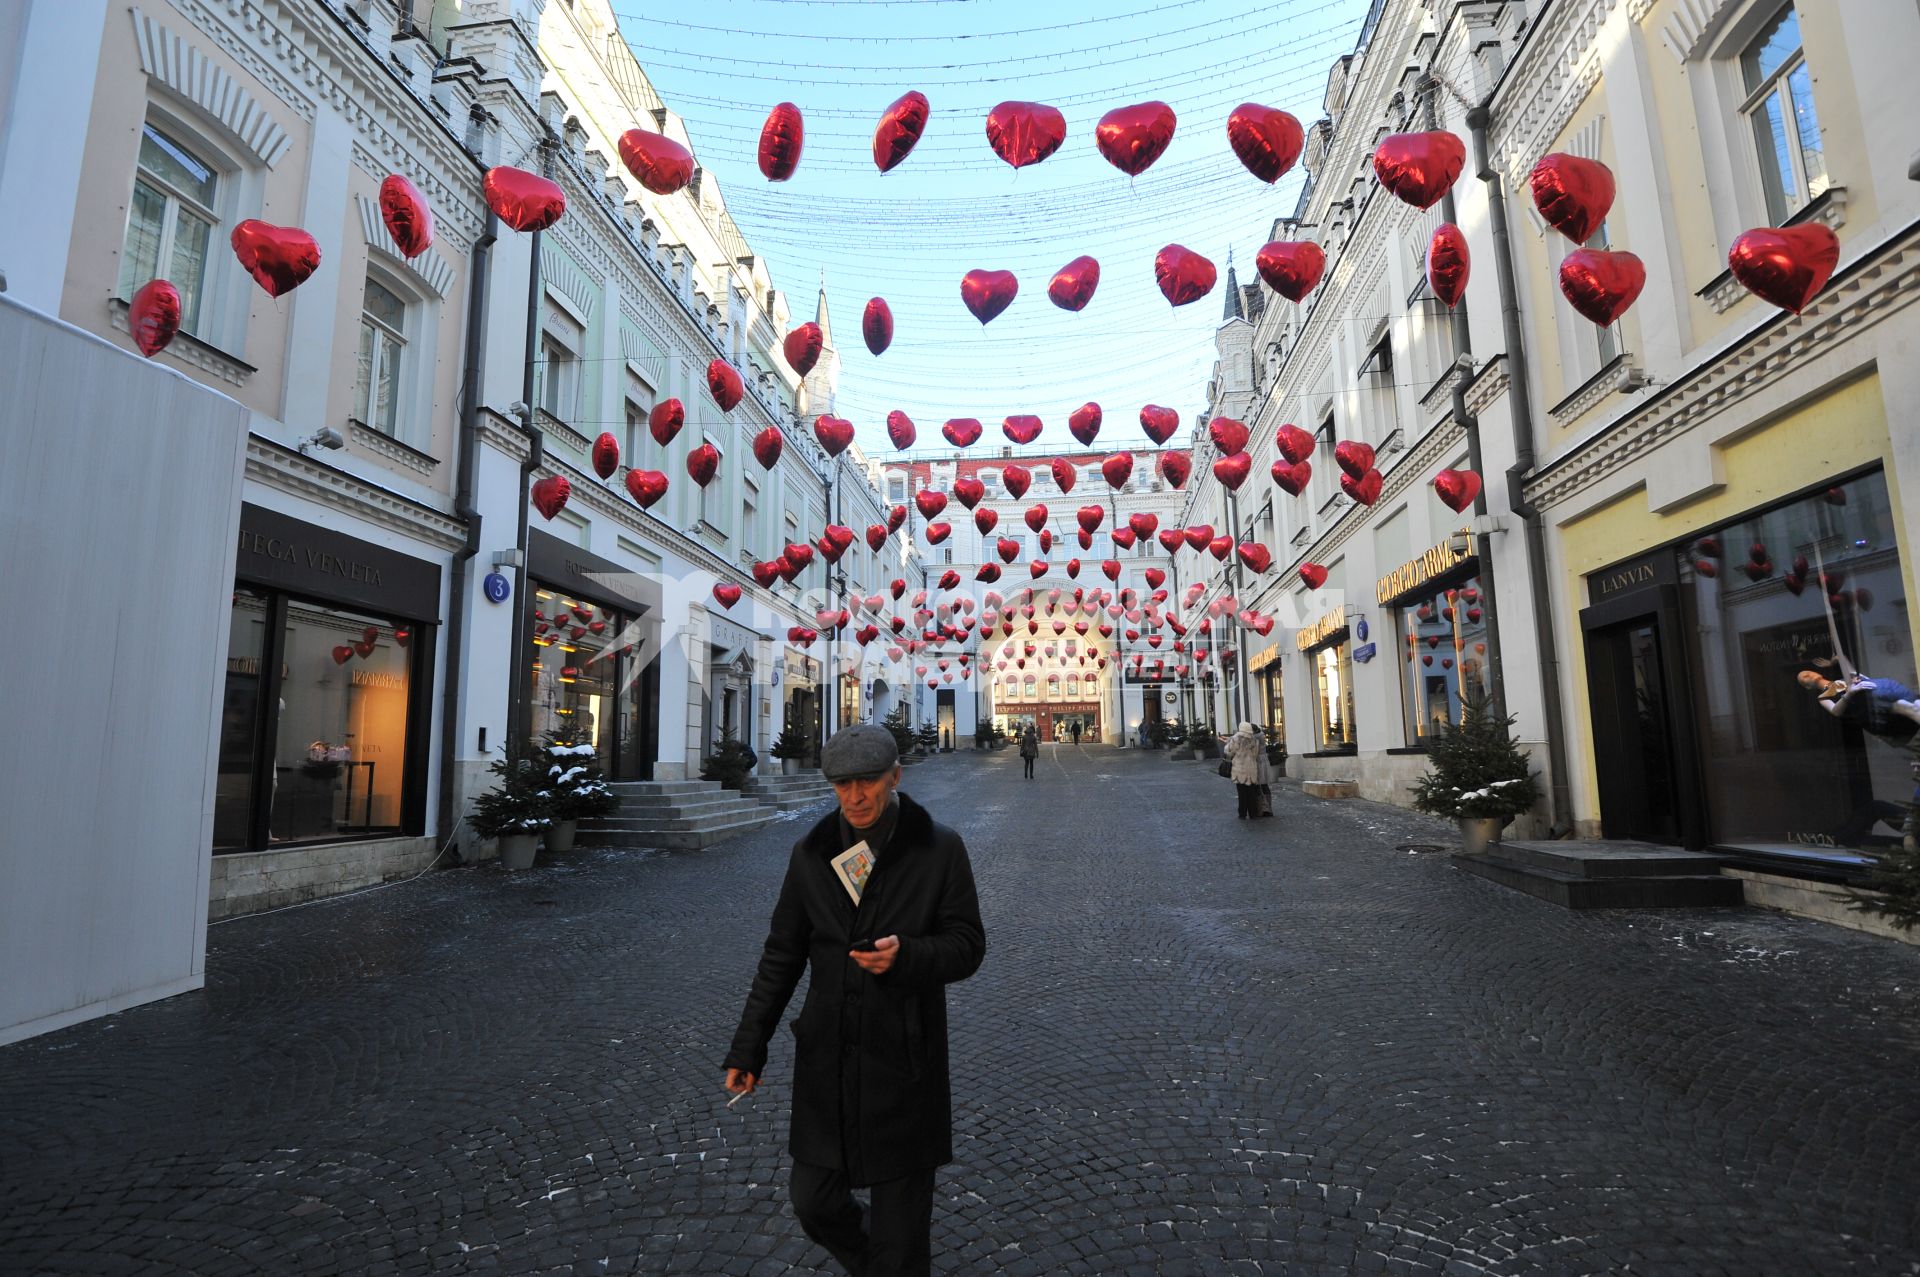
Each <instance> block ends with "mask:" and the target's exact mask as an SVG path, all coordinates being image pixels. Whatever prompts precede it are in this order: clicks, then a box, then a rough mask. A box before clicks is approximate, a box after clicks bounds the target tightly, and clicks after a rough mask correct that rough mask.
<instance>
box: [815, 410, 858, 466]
mask: <svg viewBox="0 0 1920 1277" xmlns="http://www.w3.org/2000/svg"><path fill="white" fill-rule="evenodd" d="M813 437H814V438H816V439H818V440H819V441H820V446H821V447H822V448H825V449H826V450H827V455H828V456H829V457H837V456H839V455H840V454H841V453H843V452H845V451H846V450H847V445H848V444H850V443H852V442H853V423H852V422H851V421H848V420H847V419H846V418H845V417H832V416H826V415H821V416H818V417H815V418H814V419H813Z"/></svg>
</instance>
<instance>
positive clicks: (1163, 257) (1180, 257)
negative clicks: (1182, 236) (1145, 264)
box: [1153, 244, 1219, 306]
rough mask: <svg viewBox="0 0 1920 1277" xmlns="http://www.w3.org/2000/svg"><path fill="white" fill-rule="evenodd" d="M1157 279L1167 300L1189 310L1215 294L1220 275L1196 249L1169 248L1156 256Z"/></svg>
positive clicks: (1155, 275) (1154, 267)
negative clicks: (1190, 305) (1188, 306)
mask: <svg viewBox="0 0 1920 1277" xmlns="http://www.w3.org/2000/svg"><path fill="white" fill-rule="evenodd" d="M1153 278H1154V282H1155V283H1157V284H1159V285H1160V293H1161V295H1162V296H1163V297H1165V298H1166V299H1167V300H1168V301H1169V302H1171V303H1173V304H1174V305H1175V306H1185V305H1186V304H1187V303H1188V302H1197V301H1199V300H1200V299H1201V298H1202V297H1205V296H1206V295H1207V294H1208V293H1210V292H1212V291H1213V285H1214V281H1215V280H1216V279H1218V278H1219V272H1217V271H1216V270H1215V269H1214V266H1213V263H1212V262H1210V261H1208V260H1207V259H1206V258H1204V257H1202V256H1201V255H1200V254H1198V253H1196V252H1194V251H1193V250H1192V249H1190V248H1185V247H1182V246H1181V245H1179V244H1169V245H1167V246H1166V247H1165V248H1163V249H1161V250H1160V251H1159V252H1158V253H1155V254H1154V256H1153Z"/></svg>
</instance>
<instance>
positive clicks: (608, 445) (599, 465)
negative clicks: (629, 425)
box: [593, 430, 620, 479]
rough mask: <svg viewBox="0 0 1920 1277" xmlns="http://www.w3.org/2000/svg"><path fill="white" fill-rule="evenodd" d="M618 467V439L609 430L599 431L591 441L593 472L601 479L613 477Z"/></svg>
mask: <svg viewBox="0 0 1920 1277" xmlns="http://www.w3.org/2000/svg"><path fill="white" fill-rule="evenodd" d="M619 468H620V441H619V440H618V439H615V438H614V437H613V434H612V432H610V431H604V430H603V431H601V432H600V437H599V438H598V439H595V440H594V441H593V472H594V473H595V474H597V475H599V476H600V477H601V478H602V479H611V478H613V472H614V471H616V470H618V469H619Z"/></svg>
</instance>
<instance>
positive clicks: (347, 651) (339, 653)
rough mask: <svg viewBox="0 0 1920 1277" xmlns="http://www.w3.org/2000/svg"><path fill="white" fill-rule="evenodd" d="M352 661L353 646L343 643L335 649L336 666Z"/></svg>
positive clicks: (334, 660)
mask: <svg viewBox="0 0 1920 1277" xmlns="http://www.w3.org/2000/svg"><path fill="white" fill-rule="evenodd" d="M352 659H353V644H351V643H342V644H340V645H339V646H338V647H336V648H334V649H333V663H334V664H335V665H345V664H346V663H347V662H348V661H350V660H352Z"/></svg>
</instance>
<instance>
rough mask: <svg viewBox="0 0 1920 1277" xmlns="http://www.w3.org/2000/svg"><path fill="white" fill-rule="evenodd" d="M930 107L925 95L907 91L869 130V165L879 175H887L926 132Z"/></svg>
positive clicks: (931, 107)
mask: <svg viewBox="0 0 1920 1277" xmlns="http://www.w3.org/2000/svg"><path fill="white" fill-rule="evenodd" d="M932 109H933V106H932V104H931V103H929V102H928V101H927V95H926V94H924V93H922V92H920V91H919V90H917V89H910V90H908V91H907V92H905V93H902V94H901V95H900V96H899V97H897V98H895V99H894V101H893V105H892V106H890V107H888V108H887V110H886V113H885V114H884V115H882V116H881V117H880V123H878V124H876V125H875V126H874V129H873V163H874V166H875V167H876V168H878V169H879V170H880V171H881V172H882V173H886V172H890V171H892V169H893V168H894V166H895V165H897V164H899V163H900V161H901V160H904V159H906V158H907V156H908V155H910V154H912V152H913V148H914V147H915V146H917V145H919V142H920V135H921V134H922V133H924V132H925V131H926V128H927V115H928V113H929V112H931V111H932Z"/></svg>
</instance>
